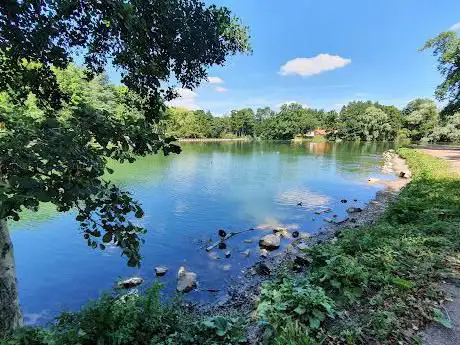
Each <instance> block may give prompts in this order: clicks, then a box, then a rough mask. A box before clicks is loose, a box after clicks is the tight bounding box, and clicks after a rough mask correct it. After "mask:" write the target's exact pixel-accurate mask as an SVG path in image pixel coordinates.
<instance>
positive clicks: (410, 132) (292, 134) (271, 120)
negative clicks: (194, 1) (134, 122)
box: [162, 99, 460, 142]
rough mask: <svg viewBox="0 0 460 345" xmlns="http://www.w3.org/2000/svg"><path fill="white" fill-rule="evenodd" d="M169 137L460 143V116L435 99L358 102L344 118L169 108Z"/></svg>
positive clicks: (301, 111) (288, 110)
mask: <svg viewBox="0 0 460 345" xmlns="http://www.w3.org/2000/svg"><path fill="white" fill-rule="evenodd" d="M162 126H163V129H164V130H165V131H166V133H167V134H169V135H172V136H175V137H177V138H238V137H253V138H259V139H267V140H289V139H294V138H296V137H301V138H302V137H307V136H311V134H312V131H313V130H314V129H318V128H320V129H322V130H323V132H324V133H325V136H326V137H327V138H328V139H329V140H336V141H340V140H343V141H394V140H410V141H415V142H460V113H458V112H457V113H453V114H449V113H448V112H445V111H441V112H440V111H439V110H438V108H437V106H436V103H435V102H434V101H433V100H430V99H415V100H413V101H411V102H410V103H409V104H407V105H406V107H404V108H403V109H402V110H400V109H398V108H397V107H395V106H391V105H390V106H388V105H382V104H379V103H377V102H371V101H367V102H363V101H354V102H350V103H349V104H347V105H345V106H344V107H342V109H341V110H340V112H337V111H325V110H322V109H311V108H306V107H303V106H302V105H301V104H298V103H291V104H285V105H283V106H281V108H280V110H279V111H278V112H276V111H274V110H273V109H271V108H269V107H265V108H259V109H257V110H256V111H254V110H253V109H251V108H244V109H240V110H233V111H231V113H230V115H228V116H213V115H212V114H211V113H210V112H209V111H208V112H205V111H203V110H195V111H192V110H187V109H182V108H169V109H167V110H166V112H165V116H164V118H163V120H162Z"/></svg>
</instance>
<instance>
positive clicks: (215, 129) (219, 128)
mask: <svg viewBox="0 0 460 345" xmlns="http://www.w3.org/2000/svg"><path fill="white" fill-rule="evenodd" d="M211 132H212V137H213V138H222V137H224V136H225V135H226V134H229V133H231V132H232V125H231V123H230V117H228V116H221V117H219V116H218V117H214V120H213V122H212V129H211Z"/></svg>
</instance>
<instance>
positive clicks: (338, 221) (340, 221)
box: [335, 217, 349, 225]
mask: <svg viewBox="0 0 460 345" xmlns="http://www.w3.org/2000/svg"><path fill="white" fill-rule="evenodd" d="M348 219H349V218H348V217H345V218H343V219H340V220H336V221H335V224H338V225H340V224H343V223H345V222H346V221H347V220H348Z"/></svg>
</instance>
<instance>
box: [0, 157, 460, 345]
mask: <svg viewBox="0 0 460 345" xmlns="http://www.w3.org/2000/svg"><path fill="white" fill-rule="evenodd" d="M400 154H401V155H402V156H404V157H405V158H407V160H408V163H409V165H410V167H411V168H412V172H413V181H412V182H411V183H410V184H409V185H408V186H407V187H406V188H405V189H404V190H403V191H402V192H401V194H400V195H399V197H398V199H397V201H396V202H395V203H394V204H392V205H391V206H390V207H389V208H388V209H387V211H386V212H385V214H384V215H383V216H382V217H381V218H380V219H379V220H377V221H376V222H375V223H374V224H373V225H372V226H368V227H362V228H358V229H349V230H343V231H342V232H341V233H340V235H339V237H338V238H337V239H336V240H334V241H330V242H327V243H323V244H321V245H318V246H315V247H314V248H311V249H308V250H306V251H307V254H308V255H309V256H310V257H311V260H307V261H311V264H310V265H309V266H308V271H307V272H308V273H307V274H297V273H294V272H292V271H291V270H290V269H289V268H286V269H285V270H283V272H282V273H281V274H280V275H278V276H277V277H274V278H273V279H272V280H271V281H270V282H269V283H267V284H265V285H263V287H262V291H261V297H260V301H259V304H258V306H257V310H256V313H254V314H253V315H252V319H251V320H247V319H244V318H241V317H236V316H235V317H234V316H232V315H227V314H226V315H213V316H203V315H199V314H196V313H195V312H194V311H193V310H192V309H188V308H186V307H184V304H183V303H182V301H180V300H172V301H170V302H169V303H167V304H164V303H160V298H159V287H158V286H156V285H155V286H154V287H152V288H151V289H150V290H149V292H148V293H147V294H146V295H144V296H136V295H132V296H130V297H128V298H123V299H121V300H120V298H119V296H118V295H116V294H114V295H106V296H104V297H102V298H101V299H100V300H98V301H96V302H94V303H91V304H89V305H87V306H86V307H84V309H83V310H82V311H80V312H76V313H65V314H62V315H61V316H60V317H59V318H58V319H57V321H56V323H55V324H53V325H52V326H51V327H49V328H47V329H33V328H25V329H22V330H20V331H18V332H17V333H16V334H15V335H13V336H11V337H10V338H9V340H5V341H3V342H2V341H0V344H2V345H3V344H9V345H16V344H35V345H42V344H49V345H51V344H56V345H61V344H70V345H73V344H75V345H77V344H79V345H86V344H88V345H89V344H120V345H121V344H145V345H147V344H149V345H150V344H152V345H153V344H165V345H166V344H238V343H244V342H245V336H244V335H245V328H246V325H247V324H249V323H252V324H254V323H256V322H259V323H260V324H261V325H262V327H261V329H265V331H266V332H265V335H266V338H267V339H266V341H265V343H267V344H269V343H274V344H279V345H281V344H282V345H289V344H292V345H294V344H295V345H304V344H305V345H306V344H319V343H321V344H341V343H343V344H378V343H391V344H414V343H417V342H418V341H419V339H420V338H419V332H420V330H421V329H422V328H423V326H424V325H425V324H426V323H427V322H429V321H431V320H435V321H437V322H440V323H443V324H444V325H445V326H449V321H448V320H447V319H446V318H445V317H444V315H443V312H442V308H441V307H440V305H439V301H441V300H442V298H443V294H442V289H441V288H440V282H441V281H443V280H451V281H455V280H456V279H457V276H456V274H455V273H456V272H455V268H458V265H459V263H460V256H459V255H458V253H459V250H460V177H459V176H458V175H454V174H453V173H451V172H449V169H448V163H447V162H444V161H441V160H439V159H437V158H433V157H430V156H426V155H423V154H420V153H417V151H415V150H409V149H401V150H400ZM456 264H457V266H455V265H456ZM273 335H274V336H273Z"/></svg>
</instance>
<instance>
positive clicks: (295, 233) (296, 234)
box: [291, 230, 300, 238]
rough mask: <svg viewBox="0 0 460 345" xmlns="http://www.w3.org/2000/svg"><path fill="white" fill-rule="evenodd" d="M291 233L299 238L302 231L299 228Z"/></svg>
mask: <svg viewBox="0 0 460 345" xmlns="http://www.w3.org/2000/svg"><path fill="white" fill-rule="evenodd" d="M291 235H292V237H293V238H297V237H299V235H300V233H299V232H298V231H297V230H294V231H293V232H292V234H291Z"/></svg>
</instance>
